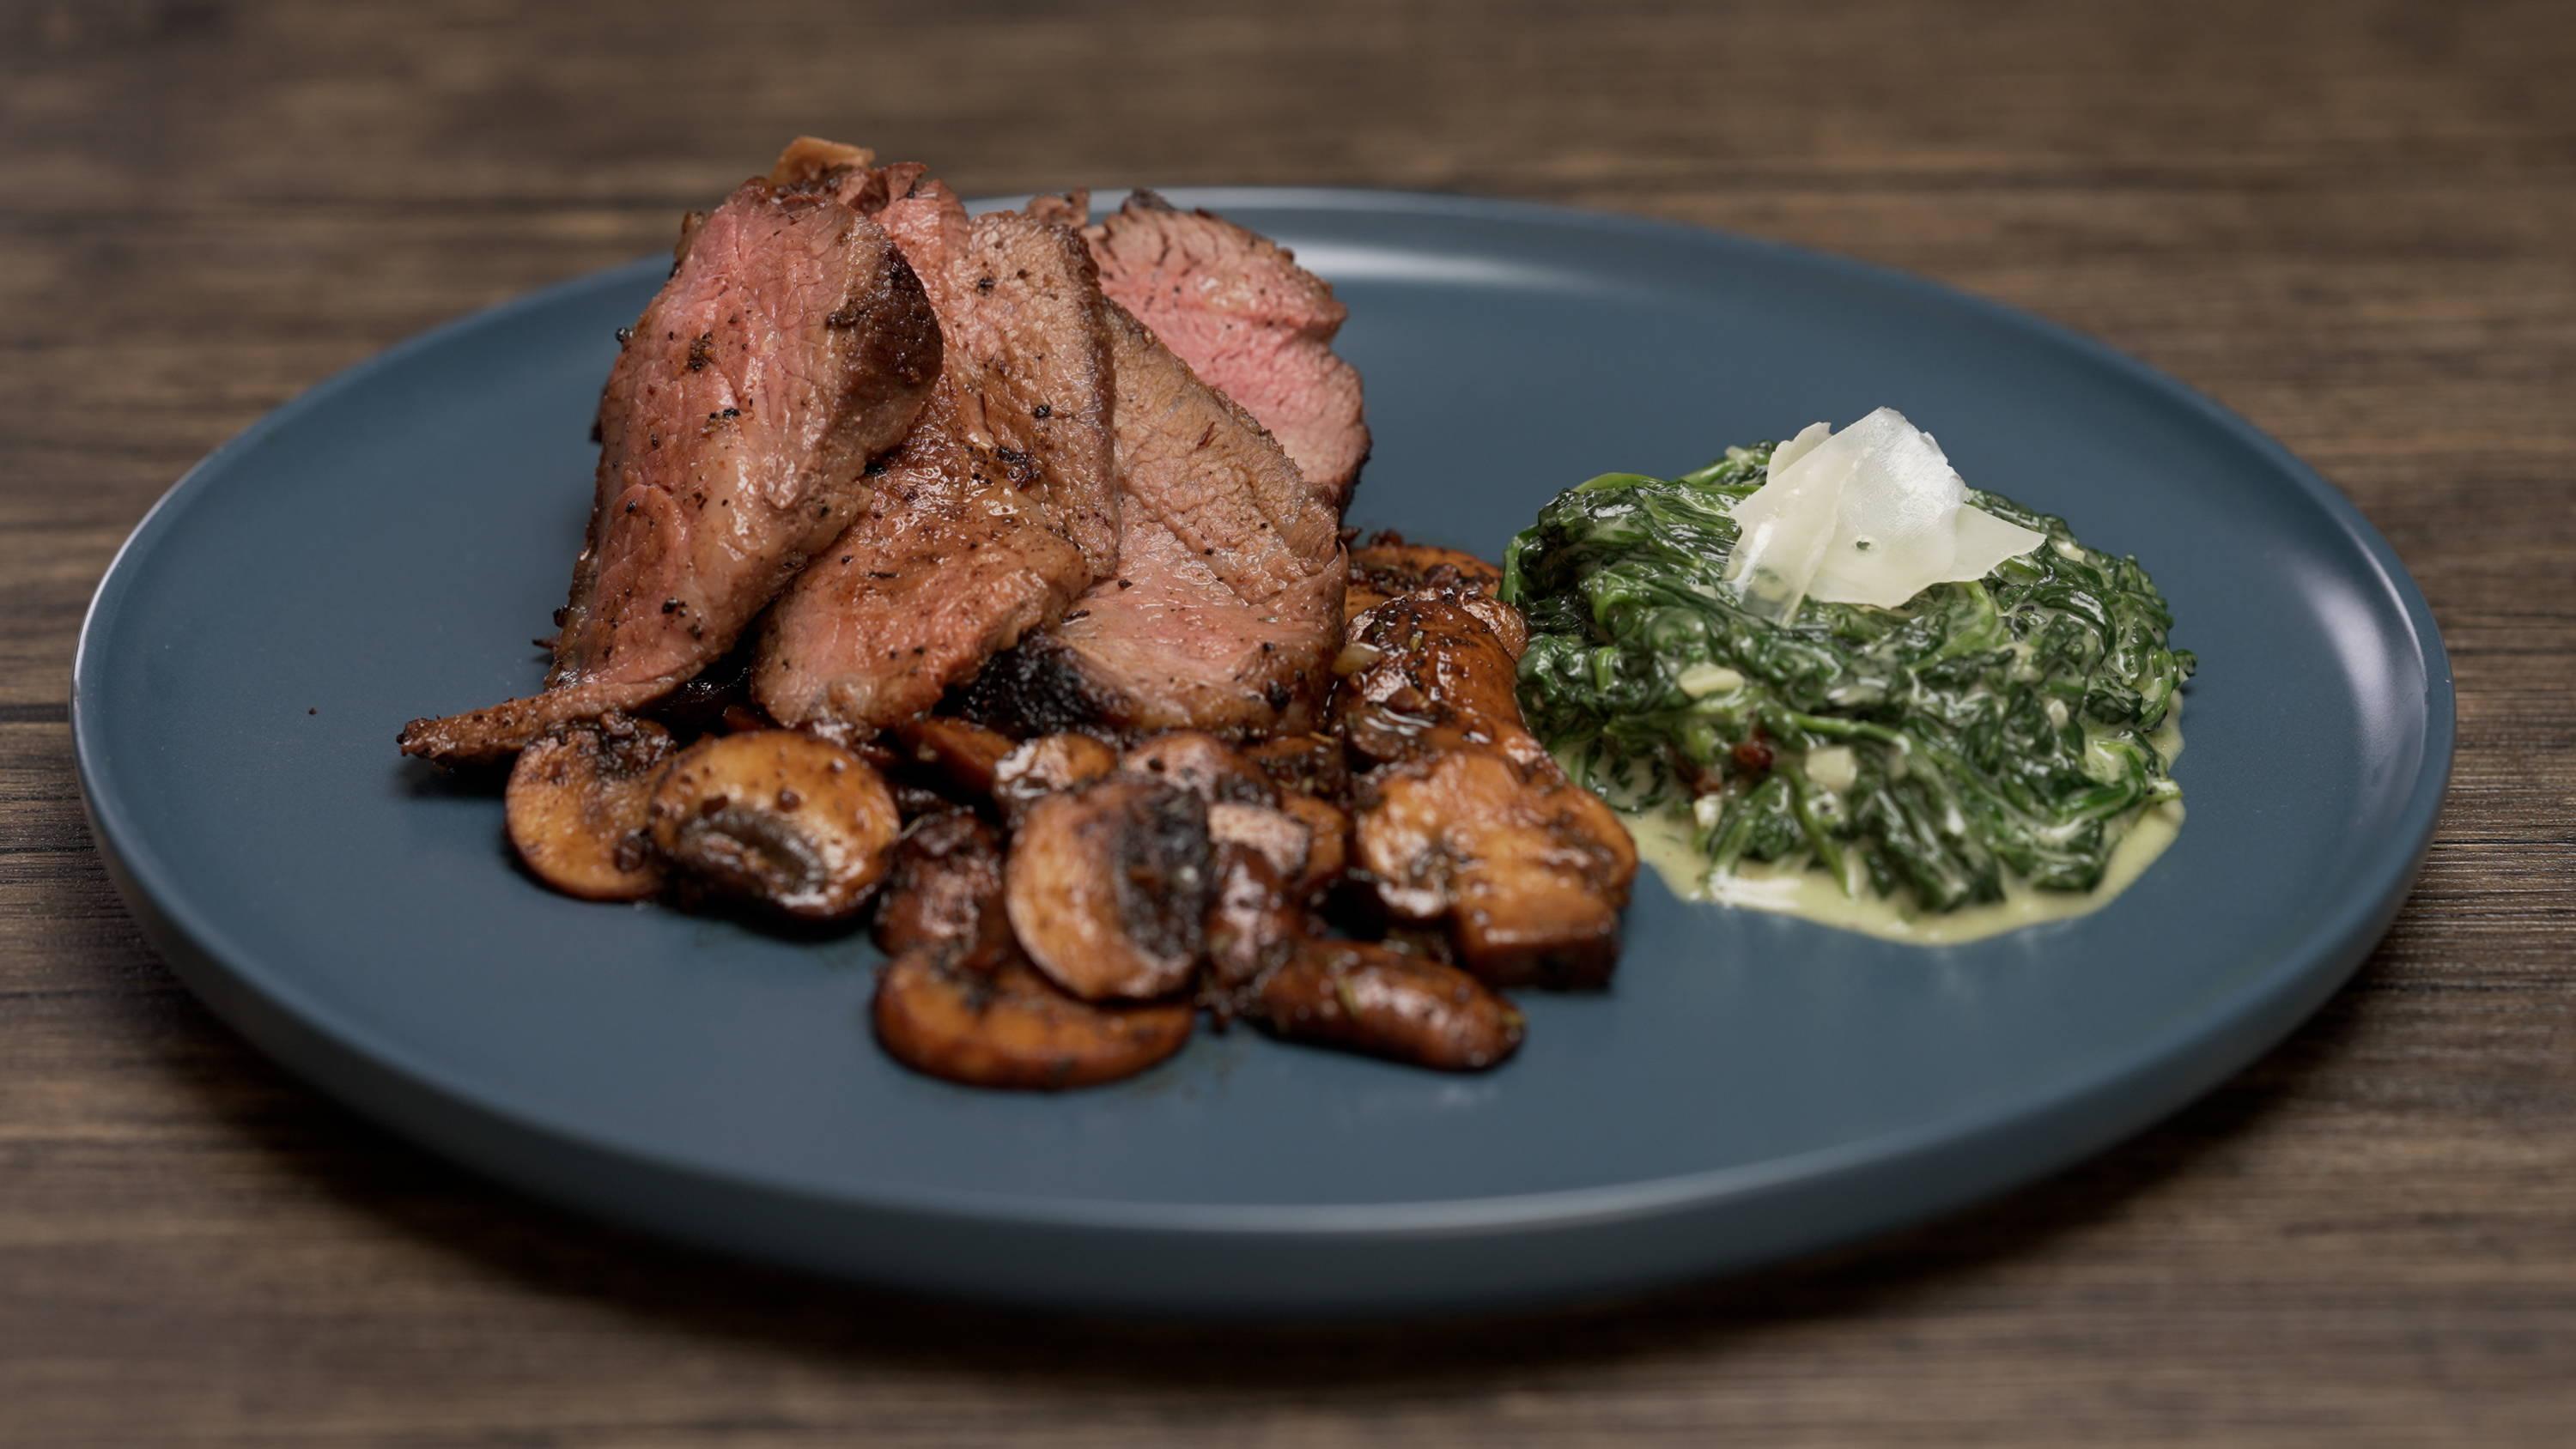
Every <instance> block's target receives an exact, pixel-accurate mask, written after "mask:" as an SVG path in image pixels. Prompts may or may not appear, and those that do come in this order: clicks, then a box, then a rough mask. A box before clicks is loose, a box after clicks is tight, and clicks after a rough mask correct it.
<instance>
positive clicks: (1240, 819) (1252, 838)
mask: <svg viewBox="0 0 2576 1449" xmlns="http://www.w3.org/2000/svg"><path fill="white" fill-rule="evenodd" d="M1207 813H1208V839H1210V840H1212V841H1214V842H1216V843H1217V844H1218V845H1221V846H1234V847H1237V848H1239V849H1243V850H1249V851H1251V852H1252V853H1254V854H1255V855H1258V856H1260V857H1261V858H1262V859H1263V860H1264V861H1265V862H1267V863H1268V864H1269V866H1270V873H1271V875H1273V876H1274V877H1276V878H1277V879H1278V880H1279V882H1280V883H1281V885H1282V886H1283V887H1285V886H1286V885H1287V884H1289V883H1291V882H1294V881H1296V880H1297V879H1298V878H1299V877H1301V876H1303V875H1304V874H1305V873H1306V855H1307V852H1308V851H1309V850H1310V849H1311V848H1312V845H1313V840H1312V832H1311V831H1310V830H1308V829H1307V826H1306V822H1305V821H1303V820H1300V819H1298V818H1297V817H1296V816H1294V815H1291V814H1289V813H1288V812H1287V811H1285V810H1282V809H1277V808H1274V807H1272V806H1268V805H1242V804H1237V803H1236V802H1234V801H1231V800H1227V801H1221V802H1219V803H1217V804H1214V805H1210V806H1209V807H1208V808H1207Z"/></svg>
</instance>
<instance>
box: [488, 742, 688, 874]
mask: <svg viewBox="0 0 2576 1449" xmlns="http://www.w3.org/2000/svg"><path fill="white" fill-rule="evenodd" d="M673 748H674V746H673V745H672V742H671V732H670V731H668V730H666V729H664V728H662V727H661V726H660V725H657V724H653V723H651V722H649V721H646V720H639V719H629V718H627V717H626V716H624V715H618V714H612V715H609V716H607V717H605V718H603V719H601V720H599V721H597V722H596V723H584V724H577V725H569V726H566V727H565V728H563V729H561V730H558V731H556V732H555V733H554V734H551V735H549V736H547V737H546V738H544V739H541V740H539V741H537V742H536V743H535V744H533V745H530V746H528V747H527V748H526V749H524V750H522V751H520V752H519V762H518V764H517V765H515V766H514V767H512V769H511V771H510V785H509V789H508V791H507V792H506V793H505V794H504V796H503V799H504V802H505V803H506V805H507V808H508V815H509V825H510V844H511V845H513V846H515V847H517V849H518V852H519V859H520V860H522V861H524V862H526V863H527V867H528V869H529V871H531V872H532V873H534V874H535V876H536V877H537V879H539V880H541V881H544V882H545V883H546V884H547V885H550V886H552V887H554V888H555V889H556V890H559V891H562V892H563V893H564V894H565V895H568V896H579V897H581V898H582V899H583V900H589V901H636V900H642V899H643V898H644V897H646V896H649V895H651V894H653V893H654V892H655V891H657V890H660V889H661V888H662V866H661V862H659V861H657V860H655V859H654V857H653V851H652V847H651V844H650V842H649V841H647V840H646V838H645V835H644V816H645V808H646V806H647V805H649V804H650V803H651V801H652V798H653V784H654V781H655V779H656V778H657V777H658V776H659V775H660V773H661V770H662V767H663V765H664V764H665V763H666V762H668V761H669V759H670V757H671V751H672V750H673Z"/></svg>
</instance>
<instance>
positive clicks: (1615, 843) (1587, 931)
mask: <svg viewBox="0 0 2576 1449" xmlns="http://www.w3.org/2000/svg"><path fill="white" fill-rule="evenodd" d="M1360 795H1361V801H1360V805H1361V808H1360V814H1359V823H1358V826H1357V828H1356V830H1355V832H1354V834H1353V837H1352V846H1353V858H1354V859H1355V860H1356V861H1357V863H1358V864H1359V866H1360V867H1361V868H1362V869H1364V870H1366V871H1367V872H1369V878H1370V879H1371V880H1372V881H1373V882H1374V885H1375V889H1376V893H1377V898H1378V900H1379V902H1380V903H1381V904H1382V905H1383V906H1384V907H1385V908H1386V911H1387V913H1388V914H1389V915H1391V916H1393V917H1395V918H1396V919H1398V920H1403V921H1413V922H1423V923H1429V922H1442V923H1445V924H1446V925H1447V926H1448V928H1449V931H1450V934H1451V938H1452V939H1453V940H1454V942H1455V943H1456V946H1457V952H1458V961H1459V964H1461V965H1463V966H1465V967H1466V968H1467V969H1469V970H1471V971H1473V972H1475V973H1476V974H1477V975H1478V976H1480V977H1482V978H1484V979H1485V980H1487V981H1490V982H1493V983H1494V984H1496V985H1498V986H1522V985H1532V984H1536V985H1546V986H1600V985H1603V984H1605V983H1607V982H1608V980H1609V978H1610V972H1611V969H1612V968H1613V967H1614V966H1616V965H1617V964H1618V959H1619V911H1620V908H1621V907H1623V906H1625V905H1626V904H1627V901H1628V883H1629V881H1630V879H1631V878H1632V877H1633V876H1634V875H1635V873H1636V869H1637V848H1636V846H1635V845H1634V844H1633V843H1631V841H1630V840H1629V838H1628V831H1627V828H1626V827H1625V826H1623V825H1621V824H1620V823H1619V817H1618V816H1617V815H1616V814H1615V813H1613V812H1612V811H1611V809H1610V807H1609V806H1607V805H1604V804H1602V803H1601V800H1600V798H1599V797H1598V796H1596V795H1594V794H1593V793H1592V792H1591V791H1589V790H1586V789H1584V788H1582V787H1581V786H1579V785H1576V784H1573V783H1572V782H1570V781H1567V780H1565V779H1563V778H1562V777H1556V776H1553V775H1552V767H1551V773H1550V774H1542V775H1539V776H1538V777H1536V778H1524V776H1523V774H1522V772H1521V771H1520V770H1519V769H1518V768H1517V767H1516V766H1514V765H1513V763H1512V762H1511V761H1509V760H1507V759H1505V758H1503V757H1502V756H1501V755H1499V754H1495V753H1492V752H1489V751H1484V750H1456V751H1452V752H1450V753H1446V754H1437V755H1433V756H1431V757H1429V758H1427V759H1423V760H1416V761H1414V762H1412V763H1410V764H1405V765H1399V766H1395V767H1393V768H1389V769H1384V770H1380V771H1378V772H1376V773H1375V774H1372V775H1370V776H1369V777H1368V778H1367V779H1366V780H1365V781H1363V782H1361V786H1360Z"/></svg>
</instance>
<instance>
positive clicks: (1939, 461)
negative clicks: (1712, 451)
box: [1726, 408, 2047, 623]
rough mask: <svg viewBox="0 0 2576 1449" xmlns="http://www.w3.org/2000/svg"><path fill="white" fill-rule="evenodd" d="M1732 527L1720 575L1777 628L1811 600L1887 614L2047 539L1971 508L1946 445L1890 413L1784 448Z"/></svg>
mask: <svg viewBox="0 0 2576 1449" xmlns="http://www.w3.org/2000/svg"><path fill="white" fill-rule="evenodd" d="M1735 520H1736V522H1737V523H1738V524H1739V525H1741V526H1742V528H1743V534H1742V536H1741V537H1740V538H1739V539H1738V541H1737V543H1736V545H1735V554H1734V557H1733V558H1732V559H1731V560H1730V561H1729V562H1728V565H1727V574H1726V576H1727V578H1728V579H1729V580H1730V581H1732V582H1733V583H1734V584H1735V586H1736V588H1737V589H1738V590H1739V591H1740V592H1741V593H1742V595H1743V598H1744V602H1745V607H1747V608H1748V609H1750V610H1752V611H1753V612H1754V613H1756V614H1758V615H1761V616H1762V617H1764V618H1767V619H1770V620H1772V621H1774V622H1777V623H1785V622H1787V620H1788V619H1789V618H1790V616H1791V615H1793V614H1795V613H1797V611H1798V605H1799V604H1800V603H1802V602H1804V601H1805V600H1808V599H1815V600H1817V601H1819V602H1822V603H1827V604H1871V605H1875V606H1877V607H1878V608H1882V609H1893V608H1896V607H1898V606H1900V605H1902V604H1903V603H1904V602H1905V601H1906V600H1908V599H1911V598H1913V597H1914V596H1915V595H1916V594H1919V593H1921V592H1923V590H1925V589H1927V588H1929V587H1931V586H1932V585H1934V584H1938V583H1957V582H1964V581H1966V580H1969V579H1978V578H1983V577H1985V575H1986V574H1987V573H1988V572H1989V571H1991V570H1992V569H1993V568H1994V567H1995V565H1997V564H2000V563H2002V562H2003V561H2004V560H2005V559H2008V558H2013V557H2015V556H2017V555H2020V554H2025V553H2028V552H2030V551H2031V550H2032V549H2034V548H2037V547H2039V545H2040V544H2042V543H2044V542H2046V541H2047V535H2045V534H2042V533H2036V532H2034V531H2032V530H2030V529H2027V528H2023V527H2021V526H2020V525H2019V524H2013V523H2006V522H2005V521H2004V520H2002V519H2000V518H1997V517H1995V516H1994V515H1993V514H1991V513H1988V512H1986V511H1985V510H1984V509H1982V508H1978V507H1975V506H1973V505H1971V504H1970V503H1969V502H1968V485H1967V483H1966V482H1965V481H1964V480H1963V479H1961V478H1960V477H1959V472H1958V470H1957V469H1955V468H1953V467H1951V466H1950V460H1949V458H1948V456H1947V455H1945V454H1943V453H1942V451H1941V445H1940V444H1938V443H1936V442H1934V441H1933V440H1932V435H1931V434H1930V433H1927V432H1925V431H1923V430H1922V429H1921V428H1918V427H1916V426H1914V425H1913V424H1912V423H1909V422H1907V421H1906V420H1905V415H1904V414H1903V413H1900V412H1898V411H1897V410H1896V409H1894V408H1880V409H1879V410H1878V411H1876V412H1873V413H1871V414H1870V415H1869V416H1867V417H1865V418H1862V419H1861V420H1860V421H1859V422H1856V423H1854V424H1852V425H1851V426H1850V427H1847V428H1845V429H1843V430H1842V431H1841V432H1835V431H1834V430H1833V429H1831V428H1830V427H1827V426H1826V425H1825V424H1823V423H1816V424H1813V425H1811V426H1809V427H1808V428H1806V429H1805V430H1804V431H1802V432H1800V433H1799V434H1798V435H1797V436H1796V437H1794V438H1791V439H1790V440H1789V441H1787V442H1785V443H1782V444H1781V445H1780V446H1779V447H1778V448H1776V449H1774V450H1773V451H1772V454H1771V478H1770V481H1769V482H1767V483H1765V484H1763V485H1762V487H1761V488H1760V489H1758V490H1756V491H1755V492H1754V494H1753V496H1751V497H1749V498H1747V499H1745V500H1744V501H1743V502H1742V503H1739V504H1737V505H1736V506H1735Z"/></svg>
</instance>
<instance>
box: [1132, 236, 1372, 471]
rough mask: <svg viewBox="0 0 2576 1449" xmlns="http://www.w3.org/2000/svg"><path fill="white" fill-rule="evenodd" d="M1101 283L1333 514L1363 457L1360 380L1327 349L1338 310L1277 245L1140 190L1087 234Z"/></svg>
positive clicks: (1321, 284) (1365, 436)
mask: <svg viewBox="0 0 2576 1449" xmlns="http://www.w3.org/2000/svg"><path fill="white" fill-rule="evenodd" d="M1085 235H1086V236H1087V238H1088V239H1089V241H1090V243H1091V254H1092V256H1093V257H1094V258H1095V259H1096V260H1098V262H1099V263H1100V285H1101V288H1102V289H1103V290H1104V291H1106V292H1108V294H1109V296H1110V299H1111V300H1113V301H1115V302H1118V303H1119V304H1120V305H1122V306H1124V307H1126V309H1127V310H1128V311H1130V312H1133V313H1135V314H1136V316H1137V318H1138V319H1139V320H1140V321H1142V322H1143V323H1144V324H1145V325H1146V326H1148V327H1150V328H1152V329H1153V330H1154V335H1155V336H1157V337H1160V338H1161V339H1163V344H1164V345H1165V346H1167V347H1169V348H1171V349H1172V351H1174V352H1175V353H1178V354H1179V355H1180V357H1181V359H1182V360H1183V361H1185V362H1187V363H1188V364H1189V365H1190V368H1191V370H1193V371H1195V372H1196V373H1198V375H1199V376H1200V377H1201V378H1203V379H1205V380H1206V381H1207V383H1208V385H1209V386H1211V387H1215V388H1217V389H1219V390H1221V391H1222V392H1224V393H1225V395H1226V396H1228V397H1231V398H1233V399H1234V400H1235V401H1236V402H1238V403H1241V404H1243V406H1244V409H1245V411H1247V412H1249V413H1251V414H1252V415H1253V416H1254V417H1255V418H1258V419H1259V420H1260V421H1261V425H1262V426H1263V427H1266V428H1268V429H1269V430H1270V432H1271V435H1272V436H1274V437H1276V438H1277V439H1278V440H1279V445H1280V446H1281V447H1282V448H1284V449H1286V450H1287V453H1288V456H1289V458H1290V459H1291V460H1292V461H1294V462H1295V463H1296V465H1297V470H1298V471H1299V472H1300V473H1302V474H1304V475H1305V478H1306V482H1307V483H1308V485H1309V486H1311V487H1313V488H1314V489H1315V491H1316V492H1317V493H1318V494H1320V495H1322V497H1323V499H1324V501H1325V502H1326V503H1328V504H1330V505H1332V506H1333V507H1335V508H1339V507H1341V505H1342V503H1343V501H1344V500H1346V499H1347V498H1349V496H1350V491H1351V484H1352V482H1353V480H1355V479H1356V478H1358V476H1359V471H1360V464H1361V463H1362V462H1364V461H1365V460H1366V459H1367V457H1368V451H1369V431H1368V423H1367V421H1366V420H1365V419H1364V418H1363V417H1362V414H1361V405H1360V375H1359V373H1358V372H1356V371H1355V370H1353V369H1352V367H1351V365H1350V364H1349V363H1348V362H1345V361H1343V360H1342V359H1341V358H1340V357H1339V356H1337V355H1335V353H1334V352H1333V347H1332V343H1333V335H1334V334H1335V333H1337V332H1339V331H1340V330H1341V326H1342V319H1343V318H1344V317H1345V316H1346V315H1347V313H1348V309H1346V308H1345V307H1343V305H1342V304H1341V302H1340V301H1339V300H1338V299H1336V298H1335V297H1334V296H1333V289H1332V287H1331V286H1330V285H1328V284H1327V283H1326V282H1325V281H1324V279H1323V278H1321V277H1318V276H1316V275H1315V274H1314V273H1312V272H1309V271H1307V270H1306V269H1305V268H1303V267H1301V266H1299V265H1297V259H1296V257H1295V256H1293V255H1292V254H1291V253H1290V252H1289V251H1288V249H1287V248H1286V247H1283V246H1281V245H1279V244H1278V243H1277V242H1274V241H1272V240H1270V239H1269V238H1268V237H1265V236H1262V235H1260V234H1259V233H1257V232H1252V231H1247V230H1245V229H1244V228H1242V227H1240V226H1237V225H1235V224H1234V223H1233V222H1230V221H1227V220H1226V219H1225V218H1223V217H1221V216H1215V215H1211V214H1210V213H1208V212H1205V211H1182V210H1180V209H1179V208H1177V207H1175V206H1173V205H1172V204H1171V203H1170V202H1167V201H1165V200H1164V199H1163V198H1161V197H1160V196H1157V195H1155V194H1154V193H1153V192H1150V191H1139V192H1135V193H1133V194H1131V195H1130V196H1128V198H1127V202H1126V204H1125V205H1123V206H1121V207H1119V208H1118V210H1117V211H1116V212H1115V213H1113V214H1111V215H1110V216H1109V217H1107V218H1106V219H1104V220H1103V221H1102V222H1101V223H1100V224H1099V225H1098V226H1095V227H1092V228H1091V229H1090V230H1089V231H1088V232H1087V233H1085Z"/></svg>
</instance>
